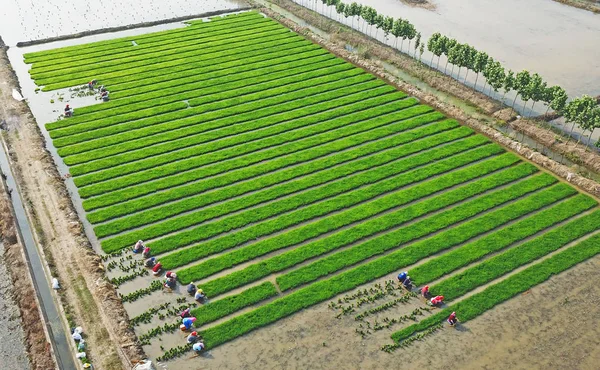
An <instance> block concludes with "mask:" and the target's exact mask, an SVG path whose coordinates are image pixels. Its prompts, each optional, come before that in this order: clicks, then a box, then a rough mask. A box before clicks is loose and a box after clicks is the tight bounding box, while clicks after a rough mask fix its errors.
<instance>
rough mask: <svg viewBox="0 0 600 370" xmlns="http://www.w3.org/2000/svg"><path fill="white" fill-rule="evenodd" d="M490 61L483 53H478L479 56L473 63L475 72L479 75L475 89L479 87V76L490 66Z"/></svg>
mask: <svg viewBox="0 0 600 370" xmlns="http://www.w3.org/2000/svg"><path fill="white" fill-rule="evenodd" d="M489 59H490V57H489V56H488V55H487V53H484V52H483V51H480V52H477V55H475V60H474V62H473V72H475V73H477V77H475V87H477V80H478V79H479V74H480V73H481V72H483V70H484V69H485V66H486V65H487V64H488V60H489Z"/></svg>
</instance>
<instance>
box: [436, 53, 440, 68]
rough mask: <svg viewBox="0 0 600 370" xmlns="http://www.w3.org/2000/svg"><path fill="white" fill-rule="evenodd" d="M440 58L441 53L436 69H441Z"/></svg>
mask: <svg viewBox="0 0 600 370" xmlns="http://www.w3.org/2000/svg"><path fill="white" fill-rule="evenodd" d="M440 58H441V55H440V56H438V62H437V68H436V69H440Z"/></svg>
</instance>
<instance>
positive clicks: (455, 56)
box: [296, 0, 600, 147]
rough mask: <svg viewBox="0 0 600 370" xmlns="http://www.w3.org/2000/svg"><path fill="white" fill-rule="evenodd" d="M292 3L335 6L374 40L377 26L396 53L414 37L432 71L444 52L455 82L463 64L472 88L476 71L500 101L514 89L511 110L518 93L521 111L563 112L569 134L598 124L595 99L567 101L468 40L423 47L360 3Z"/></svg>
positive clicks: (399, 22) (398, 23)
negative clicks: (391, 40) (537, 107)
mask: <svg viewBox="0 0 600 370" xmlns="http://www.w3.org/2000/svg"><path fill="white" fill-rule="evenodd" d="M296 2H299V3H301V4H302V5H304V6H311V5H312V6H313V9H314V10H315V11H316V10H317V6H318V3H319V2H321V4H322V5H321V10H322V11H321V12H322V13H323V14H325V6H328V7H329V16H330V17H332V11H333V10H335V11H336V16H337V17H338V18H337V19H338V20H339V19H340V18H342V17H343V19H346V20H347V19H348V18H350V19H351V23H350V25H351V27H352V28H354V23H355V20H356V23H357V29H358V30H359V31H361V32H364V33H367V32H368V34H369V35H372V34H373V28H375V38H377V34H378V32H379V30H381V31H382V32H383V34H384V37H385V39H386V40H388V41H389V36H390V35H392V36H393V37H394V38H395V43H394V47H396V48H397V47H398V39H400V40H401V43H400V50H401V51H403V46H404V42H405V41H406V40H407V39H408V50H407V53H408V54H409V55H410V54H411V50H412V49H411V43H412V41H413V40H414V41H415V43H414V44H413V48H414V53H413V57H415V58H416V57H417V53H418V54H419V60H420V59H421V58H422V55H423V53H424V51H425V46H427V50H428V51H430V52H431V53H432V56H431V61H430V65H431V66H433V58H434V57H436V56H437V58H438V60H437V69H439V67H440V66H439V64H440V59H441V56H442V55H444V56H445V57H446V65H445V66H444V73H447V69H448V64H451V65H452V70H451V72H450V74H451V75H452V76H453V75H454V69H455V67H458V75H457V77H456V78H457V79H458V80H459V81H460V75H461V70H462V69H463V68H465V70H466V74H465V76H464V81H465V82H466V81H467V78H468V75H469V72H470V71H472V72H473V73H475V74H476V77H475V85H474V87H475V89H477V83H478V80H479V75H480V74H482V75H483V76H484V77H485V83H484V85H483V89H482V91H483V92H484V93H485V91H486V87H487V86H488V85H489V93H488V94H490V95H493V96H494V97H495V95H496V93H497V92H498V91H499V90H502V92H503V96H502V99H503V100H504V98H505V97H506V94H507V93H509V92H511V91H514V92H515V97H514V99H513V102H512V107H513V108H514V106H515V103H516V100H517V97H520V98H521V100H522V101H523V108H522V110H523V112H524V113H525V112H526V111H527V109H526V108H527V103H528V102H529V101H531V102H532V105H531V111H532V112H533V109H534V108H535V105H536V104H537V103H538V102H542V103H543V104H544V105H546V107H547V108H546V113H547V112H548V111H549V110H550V109H552V110H553V111H555V112H557V113H559V114H562V115H563V116H564V117H565V119H566V120H567V122H569V123H573V125H572V127H571V132H572V131H573V130H574V128H575V125H577V126H579V127H580V128H581V129H582V130H583V134H585V132H587V131H590V133H591V134H593V132H594V130H595V129H597V128H600V107H598V105H597V104H596V100H595V99H594V98H591V97H589V96H586V95H584V96H583V97H581V98H576V99H573V100H572V101H571V102H570V103H568V104H567V100H568V95H567V93H566V91H565V90H564V89H563V88H562V87H560V86H556V85H555V86H548V84H547V82H545V81H544V80H543V79H542V77H541V76H540V75H539V74H537V73H533V74H531V73H530V72H529V71H526V70H523V71H520V72H517V73H515V72H514V71H512V70H506V69H505V68H504V67H503V66H502V64H501V63H500V62H499V61H496V60H494V58H492V57H490V56H489V55H488V54H487V53H485V52H482V51H478V50H477V49H475V48H474V47H472V46H470V45H468V44H461V43H459V42H458V41H457V40H455V39H453V38H449V37H447V36H444V35H442V34H440V33H439V32H436V33H434V34H433V35H432V36H431V37H430V38H429V40H428V41H427V45H425V44H424V43H423V42H422V41H421V33H420V32H418V31H417V29H416V28H415V26H414V25H413V24H412V23H410V22H409V21H407V20H405V19H401V18H398V19H394V18H392V17H388V16H384V15H382V14H378V13H377V11H376V10H375V9H374V8H372V7H369V6H363V5H361V4H358V3H356V2H353V3H350V4H347V3H344V2H342V1H341V0H296ZM361 20H362V25H361ZM492 90H493V93H492ZM596 146H598V147H600V140H599V141H598V142H597V143H596Z"/></svg>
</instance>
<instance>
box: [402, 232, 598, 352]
mask: <svg viewBox="0 0 600 370" xmlns="http://www.w3.org/2000/svg"><path fill="white" fill-rule="evenodd" d="M571 231H573V230H571ZM598 253H600V235H598V234H596V235H594V236H592V237H590V238H588V239H586V240H584V241H582V242H580V243H579V244H577V245H575V246H573V247H569V248H567V249H566V250H564V251H561V252H559V253H557V254H555V255H554V256H552V257H550V258H548V259H546V260H544V261H542V262H539V263H537V264H534V265H533V266H530V267H528V268H526V269H525V270H523V271H521V272H519V273H516V274H514V275H512V276H510V277H508V278H506V279H505V280H502V281H500V282H498V283H496V284H494V285H491V286H489V287H488V288H486V289H485V290H483V291H482V292H480V293H477V294H474V295H473V296H471V297H469V298H467V299H465V300H463V301H460V302H458V303H456V304H453V305H451V306H450V307H447V308H445V309H443V310H440V311H438V312H437V313H436V314H435V315H432V316H429V317H428V318H426V319H424V320H422V321H420V322H419V323H417V324H414V325H411V326H409V327H407V328H404V329H402V330H400V331H398V332H396V333H394V334H393V335H392V339H393V340H394V341H396V342H400V341H402V340H405V339H407V338H409V337H410V336H411V335H413V334H414V333H416V332H419V331H422V330H425V329H427V328H429V327H431V326H433V325H436V324H438V323H440V322H442V321H443V320H445V319H446V318H447V317H448V316H449V315H450V313H451V312H453V311H456V312H457V316H458V318H459V319H460V321H461V322H462V323H463V324H464V323H465V322H467V321H468V320H472V319H474V318H476V317H478V316H479V315H481V314H482V313H484V312H486V311H488V310H490V309H492V308H494V307H495V306H496V305H498V304H500V303H502V302H504V301H507V300H509V299H510V298H513V297H515V296H516V295H517V294H520V293H523V292H525V291H527V290H529V289H531V288H533V287H534V286H536V285H538V284H540V283H543V282H544V281H546V280H548V279H550V278H551V277H552V276H553V275H557V274H559V273H561V272H563V271H565V270H567V269H569V268H571V267H573V266H575V265H577V264H579V263H581V262H583V261H585V260H587V259H589V258H591V257H594V256H595V255H597V254H598Z"/></svg>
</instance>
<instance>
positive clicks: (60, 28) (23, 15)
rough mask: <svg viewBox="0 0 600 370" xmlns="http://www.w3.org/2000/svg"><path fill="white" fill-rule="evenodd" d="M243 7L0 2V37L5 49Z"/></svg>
mask: <svg viewBox="0 0 600 370" xmlns="http://www.w3.org/2000/svg"><path fill="white" fill-rule="evenodd" d="M244 5H245V4H244V3H243V2H242V1H237V0H196V1H186V0H171V1H162V0H143V1H130V0H116V1H97V0H76V1H74V0H47V1H30V0H2V6H0V37H2V39H3V40H4V42H5V43H6V44H7V45H15V44H16V43H17V42H20V41H30V40H41V39H46V38H51V37H57V36H64V35H70V34H75V33H79V32H84V31H91V30H97V29H103V28H111V27H122V26H128V25H131V24H140V23H145V22H152V21H159V20H163V19H170V18H177V17H182V16H189V15H194V14H202V13H206V12H213V11H219V10H224V9H231V10H235V9H236V8H239V7H240V6H244Z"/></svg>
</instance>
